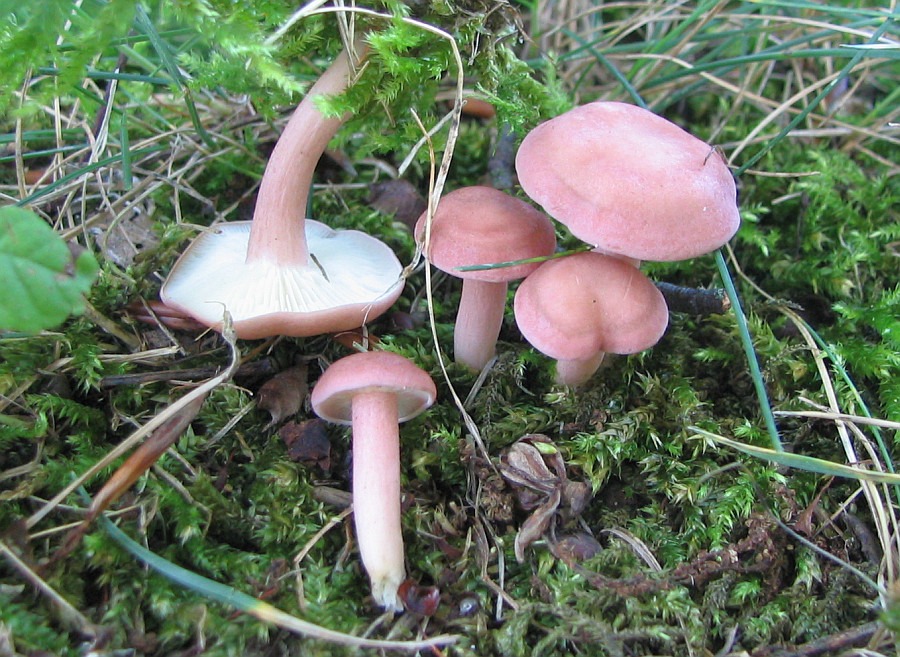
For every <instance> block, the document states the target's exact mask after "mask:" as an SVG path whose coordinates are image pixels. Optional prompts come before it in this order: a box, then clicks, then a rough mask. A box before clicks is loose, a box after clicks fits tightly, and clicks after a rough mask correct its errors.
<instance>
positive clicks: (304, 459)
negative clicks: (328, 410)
mask: <svg viewBox="0 0 900 657" xmlns="http://www.w3.org/2000/svg"><path fill="white" fill-rule="evenodd" d="M325 427H326V422H325V420H321V419H319V418H313V419H311V420H304V421H303V422H288V423H287V424H285V425H284V426H283V427H281V429H279V430H278V435H279V437H280V438H281V439H282V440H283V441H284V443H285V445H286V446H287V449H288V457H289V458H290V459H291V460H292V461H298V462H300V463H302V464H303V465H306V466H309V467H312V466H315V465H317V466H319V467H320V468H322V469H323V470H325V471H326V472H328V471H329V470H331V443H330V442H329V440H328V433H327V432H326V431H325Z"/></svg>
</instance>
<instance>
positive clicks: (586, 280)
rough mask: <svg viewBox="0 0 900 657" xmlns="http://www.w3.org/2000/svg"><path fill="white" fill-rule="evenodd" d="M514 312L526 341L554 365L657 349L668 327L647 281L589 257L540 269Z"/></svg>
mask: <svg viewBox="0 0 900 657" xmlns="http://www.w3.org/2000/svg"><path fill="white" fill-rule="evenodd" d="M514 309H515V314H516V323H517V324H518V326H519V330H520V331H521V332H522V335H523V336H524V337H525V339H526V340H528V342H530V343H531V344H532V346H534V347H535V348H536V349H537V350H538V351H540V352H541V353H543V354H545V355H547V356H550V357H551V358H556V359H558V360H585V359H589V358H591V357H593V356H594V355H595V354H597V353H598V352H605V353H615V354H633V353H637V352H639V351H643V350H644V349H648V348H649V347H652V346H653V345H654V344H656V343H657V342H658V341H659V339H660V338H661V337H662V335H663V333H665V331H666V327H667V326H668V323H669V311H668V308H667V306H666V302H665V299H664V298H663V296H662V293H661V292H660V291H659V290H658V289H657V288H656V286H655V285H654V284H653V282H652V281H650V279H649V278H647V277H646V276H644V274H642V273H641V272H640V270H638V269H637V268H636V267H633V266H632V265H630V264H628V263H627V262H624V261H622V260H620V259H619V258H616V257H613V256H609V255H605V254H601V253H594V252H590V253H579V254H575V255H571V256H567V257H565V258H560V259H558V260H548V261H547V262H545V263H544V264H542V265H541V266H540V268H538V270H537V271H535V272H534V273H533V274H531V275H530V276H529V277H528V278H526V279H525V280H524V281H522V283H521V284H520V285H519V289H518V290H517V291H516V297H515V303H514Z"/></svg>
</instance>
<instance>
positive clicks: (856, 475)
mask: <svg viewBox="0 0 900 657" xmlns="http://www.w3.org/2000/svg"><path fill="white" fill-rule="evenodd" d="M690 429H691V431H694V432H696V433H698V434H699V435H701V436H703V437H705V438H709V439H710V440H712V441H714V442H716V443H718V444H720V445H725V446H726V447H731V448H732V449H736V450H738V451H739V452H743V453H744V454H749V455H750V456H754V457H756V458H760V459H763V460H766V461H771V462H772V463H777V464H779V465H784V466H787V467H789V468H797V469H798V470H806V471H807V472H817V473H819V474H824V475H830V476H832V477H847V478H849V479H857V480H860V481H869V482H872V483H876V484H900V475H898V474H894V473H891V472H878V471H875V470H863V469H861V468H855V467H853V466H852V465H843V464H841V463H834V462H832V461H826V460H825V459H817V458H815V457H813V456H804V455H803V454H792V453H790V452H778V451H775V450H774V449H769V448H768V447H757V446H756V445H748V444H746V443H742V442H740V441H737V440H732V439H731V438H726V437H725V436H720V435H718V434H715V433H712V432H710V431H705V430H703V429H700V428H699V427H690Z"/></svg>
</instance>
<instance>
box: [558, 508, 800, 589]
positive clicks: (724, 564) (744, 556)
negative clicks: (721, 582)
mask: <svg viewBox="0 0 900 657" xmlns="http://www.w3.org/2000/svg"><path fill="white" fill-rule="evenodd" d="M746 524H747V528H748V530H749V531H748V534H747V536H746V537H745V538H743V539H741V540H740V541H737V542H736V543H732V544H731V545H728V546H726V547H724V548H721V549H718V550H712V551H706V550H703V551H701V552H700V553H699V554H698V555H697V556H696V557H695V558H694V559H693V560H692V561H690V562H686V563H682V564H679V565H678V566H676V567H675V568H673V569H672V570H670V571H669V572H667V573H659V574H655V575H637V576H635V577H629V578H622V579H612V578H609V577H604V576H603V575H600V574H599V573H595V572H592V571H589V570H587V569H586V568H584V567H582V566H579V565H577V564H575V566H574V569H575V571H576V572H578V573H579V574H581V575H582V576H583V577H584V578H585V579H587V581H588V582H590V583H591V584H592V585H593V586H595V587H597V588H598V589H604V590H610V591H613V592H614V593H616V594H617V595H620V596H622V597H633V596H638V595H644V594H647V593H655V592H657V591H668V590H670V589H672V588H674V587H676V586H686V585H689V586H692V587H699V586H702V585H704V584H705V583H706V582H708V581H710V580H712V579H715V578H717V577H720V576H722V575H724V574H725V573H729V572H737V573H765V574H766V576H767V579H771V578H773V577H775V578H777V577H778V576H779V573H780V572H781V568H782V566H783V563H782V561H783V545H782V544H781V542H776V540H775V538H774V537H773V536H774V535H775V531H774V530H776V525H775V522H774V521H773V520H772V519H771V518H769V517H768V516H764V515H755V516H752V517H750V519H748V520H747V523H746Z"/></svg>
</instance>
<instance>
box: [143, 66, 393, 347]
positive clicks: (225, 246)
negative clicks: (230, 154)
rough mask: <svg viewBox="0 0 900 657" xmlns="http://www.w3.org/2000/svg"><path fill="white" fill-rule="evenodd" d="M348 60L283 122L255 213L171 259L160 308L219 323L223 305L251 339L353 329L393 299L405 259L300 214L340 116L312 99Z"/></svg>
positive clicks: (330, 85)
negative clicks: (324, 111) (330, 114)
mask: <svg viewBox="0 0 900 657" xmlns="http://www.w3.org/2000/svg"><path fill="white" fill-rule="evenodd" d="M352 61H354V60H353V58H352V57H351V55H350V54H349V53H348V52H346V51H344V52H342V53H341V54H340V55H339V56H338V58H337V59H336V60H335V61H334V63H333V64H332V65H331V67H329V68H328V69H327V70H326V71H325V72H324V73H323V74H322V76H321V77H320V78H319V80H318V81H317V82H316V83H315V84H314V85H313V87H312V88H311V89H310V90H309V92H308V93H307V95H306V97H305V98H304V99H303V101H302V102H301V103H300V105H299V106H298V107H297V109H296V110H295V112H294V114H293V116H292V117H291V119H290V120H289V121H288V124H287V126H286V127H285V130H284V133H283V134H282V135H281V138H280V139H279V140H278V143H277V144H276V146H275V150H274V151H273V152H272V156H271V158H270V159H269V163H268V165H267V166H266V171H265V174H264V175H263V179H262V183H261V184H260V189H259V196H258V198H257V202H256V209H255V211H254V215H253V221H252V222H246V221H236V222H229V223H225V224H221V225H217V226H215V227H214V228H213V229H211V230H210V231H208V232H204V233H203V234H201V235H200V236H199V237H198V238H197V239H196V240H194V242H193V243H192V244H191V245H190V247H189V248H188V249H187V251H185V252H184V254H182V256H181V257H180V258H179V259H178V262H176V263H175V266H174V267H173V268H172V271H171V272H170V274H169V277H168V279H167V280H166V282H165V284H164V285H163V287H162V290H161V291H160V297H161V298H162V300H163V301H164V302H165V303H166V305H167V306H169V307H171V308H175V309H177V310H180V311H182V312H184V313H186V314H188V315H190V316H191V317H194V318H195V319H197V320H198V321H200V322H202V323H203V324H205V325H207V326H211V327H213V328H216V329H220V328H221V326H222V318H223V315H224V311H226V310H227V311H228V312H229V313H230V314H231V317H232V319H233V321H234V328H235V331H236V333H237V335H238V337H241V338H251V339H252V338H262V337H266V336H270V335H289V336H297V337H302V336H310V335H317V334H319V333H326V332H333V331H341V330H346V329H351V328H355V327H358V326H360V325H361V324H364V323H365V322H366V321H368V320H371V319H373V318H374V317H377V316H378V315H380V314H381V313H383V312H384V311H385V310H387V309H388V308H389V307H390V306H391V305H392V304H393V302H394V301H395V300H396V299H397V297H398V296H399V295H400V292H401V291H402V289H403V280H402V277H401V272H402V266H401V265H400V262H399V261H398V260H397V257H396V256H395V255H394V253H393V252H392V251H391V249H390V248H388V247H387V246H386V245H385V244H383V243H382V242H380V241H379V240H377V239H375V238H374V237H370V236H369V235H366V234H365V233H361V232H359V231H353V230H346V231H334V230H332V229H331V228H329V227H328V226H326V225H324V224H322V223H319V222H317V221H312V220H309V219H304V215H305V212H306V201H307V196H308V193H309V187H310V183H311V182H312V176H313V172H314V170H315V167H316V163H317V161H318V160H319V157H320V156H321V155H322V153H323V152H324V150H325V147H326V146H327V145H328V142H329V141H330V140H331V138H332V137H333V136H334V134H335V133H336V132H337V130H338V129H339V128H340V126H341V125H342V124H343V122H344V117H337V118H326V117H325V116H324V115H323V114H322V113H321V112H320V111H319V109H318V108H317V107H316V104H315V98H316V97H317V96H320V95H323V94H329V95H332V94H337V93H340V92H341V91H343V90H344V89H346V87H347V84H348V80H349V77H350V74H351V69H352V64H351V62H352Z"/></svg>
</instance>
